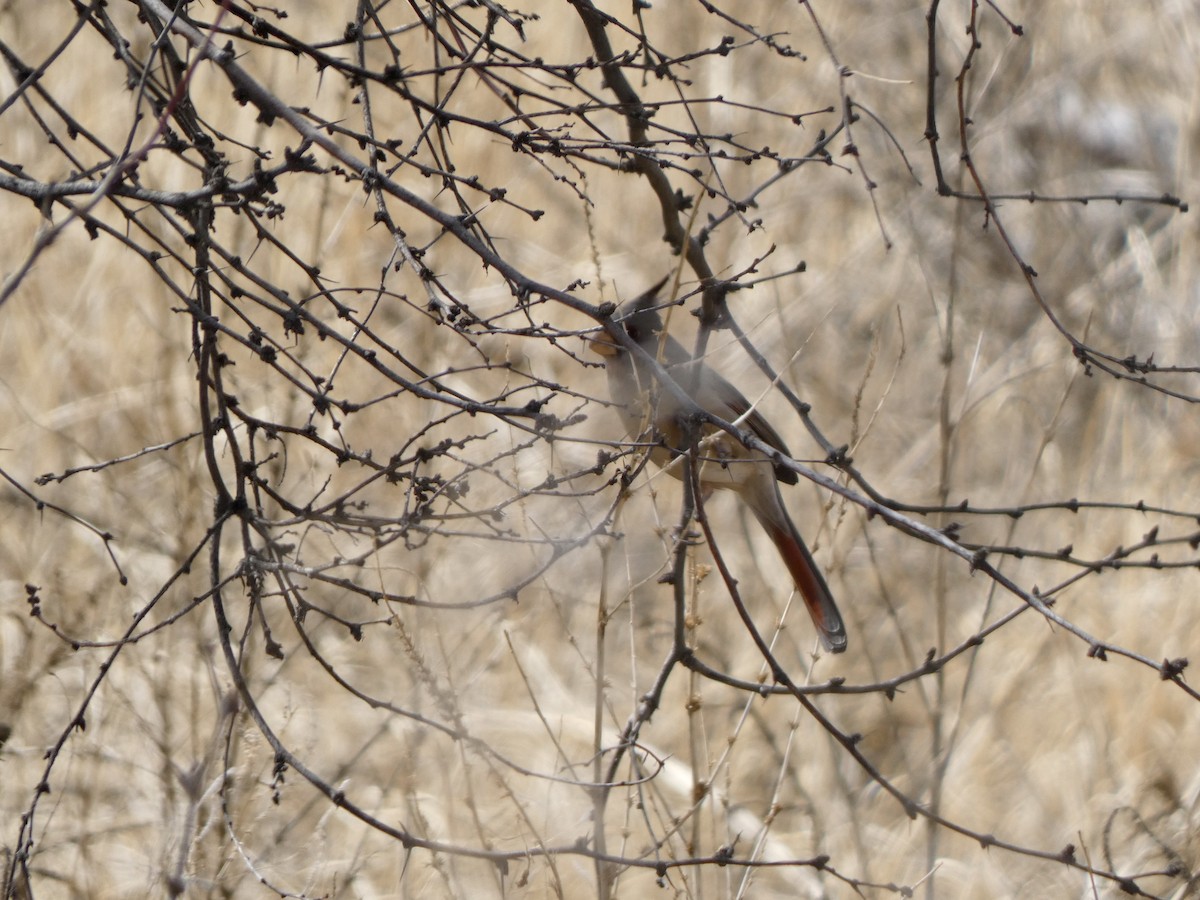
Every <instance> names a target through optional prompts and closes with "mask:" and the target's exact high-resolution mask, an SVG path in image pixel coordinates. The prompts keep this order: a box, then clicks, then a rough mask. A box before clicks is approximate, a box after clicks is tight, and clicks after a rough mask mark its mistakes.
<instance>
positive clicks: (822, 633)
mask: <svg viewBox="0 0 1200 900" xmlns="http://www.w3.org/2000/svg"><path fill="white" fill-rule="evenodd" d="M665 283H666V279H665V278H664V279H663V280H662V281H660V282H659V283H658V284H656V285H655V286H654V287H652V288H650V289H649V290H647V291H646V292H645V293H643V294H641V295H640V296H638V297H635V298H634V299H632V300H630V301H628V302H626V303H625V304H623V305H622V306H621V307H620V308H618V309H617V311H616V315H615V317H614V320H613V321H614V323H615V324H616V325H617V327H619V328H621V329H622V330H623V331H624V332H625V334H626V335H628V336H629V337H630V338H631V339H632V340H633V341H634V342H635V343H636V344H638V345H639V346H640V347H641V348H642V349H643V350H645V351H646V353H647V354H648V355H649V356H650V358H652V359H655V360H657V361H658V362H659V363H660V364H661V365H662V367H663V368H664V369H665V370H666V371H667V373H668V374H669V375H670V376H671V377H672V379H674V380H675V382H676V383H677V384H678V385H679V386H680V387H681V388H682V390H683V391H684V392H685V393H686V394H687V395H688V397H689V398H690V399H691V401H692V402H693V403H694V404H695V405H696V406H697V407H699V408H700V409H703V410H704V411H705V412H707V413H710V414H711V415H713V416H715V417H717V418H719V419H722V420H724V421H726V422H731V423H732V422H735V421H740V422H741V424H742V425H743V427H745V428H747V429H748V430H749V431H750V432H751V433H752V434H753V435H754V436H755V437H757V438H758V439H759V440H761V441H762V442H763V443H765V444H767V445H768V446H770V447H772V448H773V449H775V450H777V451H779V453H781V454H783V456H788V457H790V456H791V453H790V452H789V451H788V449H787V445H786V444H785V443H784V442H783V438H781V437H780V436H779V432H778V431H776V430H775V428H774V427H772V425H771V423H770V422H768V421H767V419H766V418H765V417H764V416H763V415H762V414H761V413H760V412H759V411H758V410H757V409H753V408H752V407H751V405H750V402H749V401H748V400H747V399H746V398H745V397H744V396H743V395H742V393H741V392H740V391H739V390H738V389H737V388H736V387H734V386H733V385H732V384H730V383H729V382H728V381H727V380H725V379H724V378H723V377H721V375H719V374H718V373H717V372H716V371H715V370H714V369H713V368H712V367H711V366H709V365H707V364H706V363H704V362H703V361H698V360H693V359H692V357H691V355H690V354H689V353H688V352H687V351H686V350H685V349H684V347H683V345H682V344H680V343H679V342H678V341H677V340H675V339H674V338H672V337H671V336H670V335H667V334H664V333H663V321H662V317H661V316H660V315H659V312H658V307H659V305H660V304H659V301H658V294H659V291H661V289H662V287H663V285H664V284H665ZM591 346H592V350H593V351H594V352H595V353H597V354H599V355H600V356H603V357H604V358H605V368H606V369H607V373H608V384H609V393H610V395H611V399H612V402H613V404H614V405H615V406H616V408H617V411H618V413H619V414H620V416H621V419H622V422H623V424H624V425H625V427H626V428H627V429H628V431H629V433H630V434H631V435H639V434H641V433H643V432H644V431H645V430H646V429H647V427H650V428H652V430H653V434H654V438H655V440H656V441H657V446H656V447H655V448H654V449H653V450H652V451H651V454H650V458H651V460H652V461H653V462H654V463H655V464H656V465H658V466H660V467H666V466H668V465H669V464H670V462H671V461H672V460H673V459H674V458H675V457H677V456H679V455H681V454H683V453H685V452H686V451H687V449H688V447H687V435H688V433H689V430H690V429H689V428H688V422H689V420H693V421H694V419H693V418H692V417H693V413H694V408H693V407H691V406H690V405H689V404H687V403H685V402H683V401H682V400H681V399H680V397H678V396H677V395H676V394H674V393H673V392H672V391H671V390H668V389H667V388H666V387H664V386H660V385H658V384H657V383H656V382H657V379H656V378H655V375H654V373H653V371H652V367H651V366H650V365H649V364H648V363H647V361H646V360H645V359H643V358H641V357H640V354H636V353H633V352H631V351H630V350H629V349H628V348H627V347H625V346H623V345H622V344H621V343H619V342H618V341H617V340H616V339H615V338H614V337H613V336H612V335H611V334H609V333H608V332H606V331H601V332H599V333H597V334H596V335H595V336H594V337H592V338H591ZM701 438H702V440H701V442H700V444H699V446H700V447H701V448H702V449H701V451H700V455H699V457H698V460H697V461H698V462H699V464H700V465H699V476H698V477H699V481H700V486H701V490H702V492H703V493H704V495H705V496H707V495H708V494H709V493H710V492H711V491H712V490H722V489H723V490H729V491H732V492H734V493H735V494H737V496H738V497H739V498H740V500H741V501H742V502H743V503H745V504H746V506H747V507H749V509H750V511H751V512H752V513H753V514H754V518H755V520H756V521H757V522H758V524H759V525H760V526H761V527H762V529H763V530H764V531H765V532H766V533H767V534H768V536H770V538H771V541H772V543H774V545H775V547H776V548H777V549H778V551H779V555H780V556H781V557H782V558H783V562H784V564H785V565H786V566H787V569H788V572H789V573H791V576H792V580H793V581H794V582H795V585H796V589H797V590H798V591H799V592H800V595H801V597H803V598H804V604H805V606H806V607H807V608H808V613H809V615H810V616H811V617H812V621H813V625H815V626H816V629H817V636H818V637H819V639H820V641H821V645H822V646H823V647H824V648H825V649H826V650H827V651H828V652H830V653H842V652H844V651H845V650H846V646H847V637H846V625H845V623H844V621H843V620H842V616H841V613H840V612H839V611H838V607H837V604H836V603H835V602H834V599H833V594H832V592H831V591H830V590H829V585H828V584H826V583H825V578H824V576H823V575H822V574H821V570H820V568H819V567H818V566H817V563H816V561H815V560H814V559H813V556H812V553H811V552H810V551H809V549H808V545H807V544H805V543H804V538H802V537H801V536H800V532H799V530H797V528H796V526H795V524H794V523H793V522H792V520H791V517H790V516H789V515H788V512H787V507H785V506H784V503H783V496H782V494H781V493H780V490H779V484H780V482H782V483H785V484H795V483H796V482H797V476H796V473H795V472H794V471H792V470H791V469H789V468H787V467H786V466H783V465H777V464H776V462H775V461H774V459H773V458H772V457H771V456H769V455H768V454H767V453H765V452H763V451H761V450H758V449H754V448H751V447H747V446H746V445H745V444H743V443H742V442H741V441H740V440H738V439H736V438H735V437H734V436H733V435H731V434H729V433H728V432H726V431H724V430H722V429H719V428H717V427H716V426H715V425H712V424H711V423H710V424H706V425H704V426H703V427H702V429H701ZM668 471H669V472H670V473H671V474H672V475H674V476H675V477H676V478H680V479H682V477H683V475H682V471H683V470H681V468H680V467H679V466H670V468H669V469H668Z"/></svg>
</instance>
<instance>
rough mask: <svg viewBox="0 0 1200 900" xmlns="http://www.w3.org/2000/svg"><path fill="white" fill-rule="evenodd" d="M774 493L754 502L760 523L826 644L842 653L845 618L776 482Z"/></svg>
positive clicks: (833, 651) (772, 489)
mask: <svg viewBox="0 0 1200 900" xmlns="http://www.w3.org/2000/svg"><path fill="white" fill-rule="evenodd" d="M771 493H772V494H774V496H773V497H770V498H767V497H761V498H756V499H757V500H759V502H756V503H752V504H750V506H751V509H753V511H754V515H755V518H757V519H758V522H759V524H760V525H762V527H763V529H764V530H766V532H767V534H769V535H770V536H771V540H772V541H773V542H774V543H775V546H776V547H777V548H778V549H779V555H780V556H782V557H783V561H784V563H785V564H786V565H787V568H788V571H789V572H791V574H792V580H793V581H794V582H795V583H796V589H797V590H798V591H800V596H802V597H803V598H804V605H805V606H807V607H808V614H809V615H810V616H812V620H813V624H814V625H815V626H816V627H817V634H818V636H819V637H820V638H821V644H822V646H824V648H825V649H826V650H827V651H829V652H830V653H842V652H844V651H845V649H846V624H845V622H843V621H842V614H841V613H840V612H838V608H837V604H836V603H835V602H834V600H833V594H832V593H830V591H829V585H827V584H826V583H825V578H824V577H823V576H822V575H821V570H820V569H819V568H817V563H816V560H814V559H813V557H812V554H811V553H810V552H809V551H808V546H807V545H806V544H805V543H804V538H802V537H800V532H799V531H797V530H796V526H795V525H794V524H792V520H791V518H790V517H789V516H788V514H787V510H786V509H785V508H784V506H783V498H781V497H780V496H779V489H778V488H777V487H775V485H774V484H772V485H771ZM772 501H773V502H772Z"/></svg>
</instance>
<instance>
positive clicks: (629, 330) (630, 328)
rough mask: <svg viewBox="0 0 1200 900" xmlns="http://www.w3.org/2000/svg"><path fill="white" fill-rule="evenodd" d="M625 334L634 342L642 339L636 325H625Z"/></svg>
mask: <svg viewBox="0 0 1200 900" xmlns="http://www.w3.org/2000/svg"><path fill="white" fill-rule="evenodd" d="M625 333H626V334H627V335H629V336H630V337H631V338H633V339H634V340H635V341H640V340H641V339H642V337H641V335H640V334H639V333H638V327H637V326H636V325H626V326H625Z"/></svg>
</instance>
